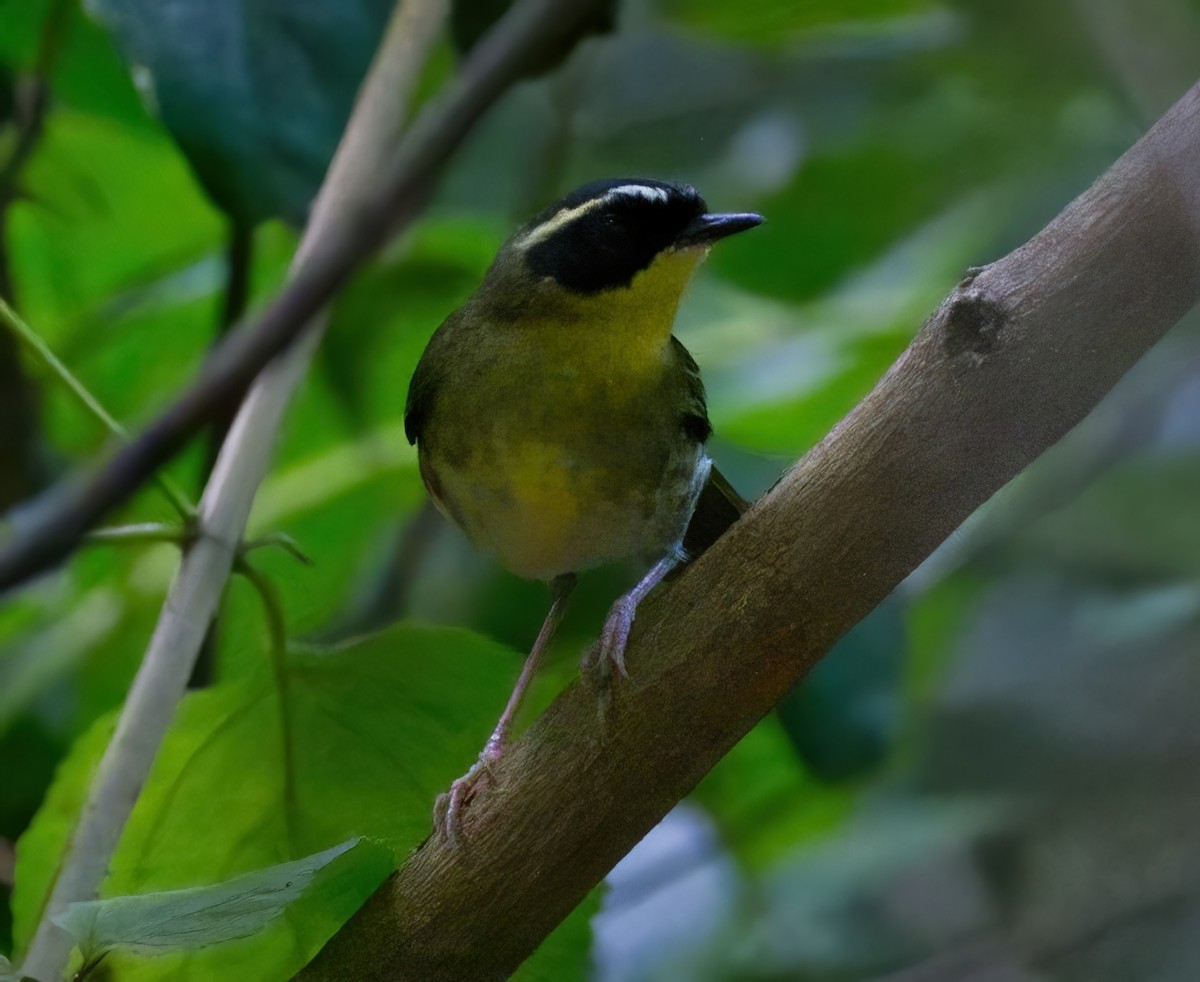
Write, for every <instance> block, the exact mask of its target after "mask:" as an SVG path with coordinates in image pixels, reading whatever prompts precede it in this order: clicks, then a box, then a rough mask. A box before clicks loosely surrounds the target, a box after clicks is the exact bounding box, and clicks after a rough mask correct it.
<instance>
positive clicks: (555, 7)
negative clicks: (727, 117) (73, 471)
mask: <svg viewBox="0 0 1200 982" xmlns="http://www.w3.org/2000/svg"><path fill="white" fill-rule="evenodd" d="M606 8H607V0H524V2H521V3H518V4H516V5H515V6H514V7H513V8H512V9H511V10H510V11H509V12H508V13H507V14H506V15H505V16H504V17H503V18H502V19H501V20H500V21H499V22H498V23H497V25H496V26H495V27H494V28H493V29H492V30H491V31H490V32H489V33H488V35H487V36H486V37H485V38H484V39H483V41H481V42H480V43H479V45H477V46H476V47H475V48H474V49H473V50H472V52H471V56H470V58H469V59H468V60H467V62H466V64H465V65H464V66H463V70H462V73H461V75H460V76H459V77H458V79H457V80H456V82H455V83H454V84H453V85H452V86H451V88H450V90H449V91H448V92H447V94H446V95H445V96H444V97H443V98H440V99H439V101H438V102H437V103H436V104H434V105H433V106H431V107H430V109H429V110H427V111H426V112H423V113H422V114H421V115H420V117H419V118H418V119H417V120H416V122H415V123H414V124H413V126H412V127H411V129H409V131H408V132H407V133H406V134H405V135H404V137H403V138H402V140H401V142H400V145H399V147H398V148H397V151H396V153H395V155H394V156H393V157H392V158H391V160H389V161H388V163H387V165H386V166H385V168H384V169H383V173H381V174H380V175H379V184H378V193H377V194H375V195H373V196H372V199H371V201H370V202H369V203H368V204H367V205H366V206H365V207H364V206H356V207H354V210H353V212H352V213H351V214H350V215H348V216H346V218H347V220H345V221H340V222H338V223H337V226H336V228H335V229H334V231H333V232H332V233H331V238H332V241H328V242H322V243H320V244H319V248H316V249H314V250H313V254H312V255H311V257H310V258H309V259H308V261H306V262H305V263H304V264H303V267H302V269H301V271H300V273H299V274H298V275H297V276H296V277H295V279H293V280H292V281H291V282H290V283H289V284H288V285H287V287H286V288H285V289H284V290H283V291H282V292H281V293H280V294H279V296H278V297H276V298H275V300H274V301H273V302H272V303H271V304H270V305H269V306H268V307H267V309H266V310H265V311H264V312H263V314H262V316H261V317H260V319H259V321H258V323H257V324H255V325H254V326H253V327H252V328H249V329H244V330H239V331H236V332H234V333H233V334H231V335H230V336H229V338H228V339H227V340H226V341H225V342H224V343H223V344H222V345H221V346H220V348H218V349H217V350H216V351H215V352H214V353H213V355H212V357H210V358H209V359H208V361H207V362H205V364H204V366H203V368H202V369H201V371H200V372H199V374H198V375H197V377H196V379H195V381H194V382H193V383H192V385H191V386H189V387H188V388H187V389H186V390H185V391H184V393H183V394H182V395H181V396H180V397H179V399H178V400H177V401H176V402H175V403H174V404H173V405H172V406H171V407H170V408H168V409H167V410H166V412H164V413H163V414H162V415H161V416H160V417H159V418H158V419H157V420H155V421H154V422H153V423H152V424H151V425H150V426H149V427H147V428H146V429H145V430H144V431H143V432H142V433H141V434H140V435H139V436H138V438H137V439H136V440H135V441H134V442H133V443H131V444H129V445H127V446H125V447H122V448H121V449H120V450H118V451H117V452H116V453H115V454H114V455H113V456H112V458H111V459H109V460H108V461H107V462H106V463H105V464H104V465H103V466H101V467H100V468H99V469H98V470H96V471H95V472H94V473H92V474H91V475H90V476H89V477H87V478H86V479H84V480H80V481H76V482H74V483H71V484H68V485H65V486H62V487H59V488H56V489H53V490H52V492H51V494H50V495H49V496H48V497H47V498H46V499H44V500H43V501H41V502H40V504H39V505H38V507H36V508H34V509H31V511H30V513H28V514H27V515H25V516H24V519H23V523H22V526H21V530H20V532H19V533H18V534H17V535H15V536H14V537H13V538H12V539H11V540H10V541H8V542H7V543H5V545H4V548H3V549H2V550H0V591H3V590H6V589H8V588H10V587H12V586H13V585H14V584H17V583H20V582H21V581H22V580H24V579H26V578H28V577H29V576H31V575H33V574H35V573H37V572H40V571H41V570H43V569H45V568H46V567H47V566H49V565H51V564H52V563H54V562H56V561H58V560H60V559H62V558H63V557H64V556H66V555H67V554H68V553H69V552H70V551H71V550H72V549H73V548H74V547H75V546H76V545H77V544H78V543H79V541H80V539H81V538H82V536H83V534H84V533H85V532H86V531H87V530H88V529H89V528H91V526H92V525H94V524H95V523H96V522H97V521H99V519H101V518H102V517H103V516H104V515H106V514H107V513H108V512H109V511H111V510H112V509H113V508H115V507H116V506H117V505H119V504H121V503H122V502H123V501H125V500H126V499H127V498H128V497H129V496H130V495H132V494H133V492H135V491H136V490H137V489H138V488H139V487H140V486H141V485H142V484H143V483H145V481H146V480H147V479H148V478H149V477H150V476H151V475H152V474H153V473H154V472H155V471H156V470H157V469H158V468H159V467H161V466H162V465H163V464H164V463H166V462H167V461H168V460H169V459H170V458H171V457H172V456H173V455H174V454H175V453H177V452H178V451H179V450H180V449H181V448H182V447H183V445H184V444H185V443H186V442H187V441H188V440H189V439H190V438H191V437H192V436H193V435H195V433H196V432H197V431H198V430H199V429H200V428H201V427H203V426H204V425H205V423H206V422H207V421H208V420H209V419H211V418H212V415H213V413H214V412H215V411H217V410H218V409H219V408H220V407H221V406H224V405H227V404H229V403H230V402H231V401H236V400H237V399H238V398H240V396H241V395H242V393H244V392H245V390H246V388H247V386H249V384H250V382H251V381H252V380H253V379H254V377H255V376H256V375H257V374H258V373H259V371H260V370H261V369H262V368H263V366H265V365H266V364H267V362H269V361H270V360H271V359H272V358H273V357H274V356H275V355H277V354H279V352H280V351H282V350H283V349H284V348H285V347H287V346H288V344H289V343H290V342H291V341H292V340H293V339H294V338H295V337H296V335H297V333H298V332H299V331H300V330H301V328H302V327H303V326H304V324H305V323H306V322H307V321H308V319H309V318H310V317H311V316H312V315H313V314H314V313H315V312H316V311H318V310H320V309H321V307H323V306H324V305H325V304H326V302H328V301H329V300H330V298H331V297H332V296H333V295H334V293H336V292H337V290H338V289H340V288H341V287H342V286H343V285H344V284H345V282H346V281H347V279H348V278H349V277H350V274H351V273H352V272H353V271H354V270H355V269H356V268H357V267H358V265H359V264H361V263H362V262H363V260H365V259H366V258H367V257H368V256H370V255H371V254H372V253H373V252H374V251H375V250H376V249H378V248H379V246H380V245H381V244H382V243H383V241H384V240H385V239H386V238H387V236H388V234H389V233H390V232H391V231H393V230H394V229H396V228H397V227H398V226H402V225H405V224H407V223H408V222H410V221H411V220H412V219H413V218H414V217H415V215H416V214H417V213H418V212H419V210H420V208H421V206H422V205H423V203H424V201H425V199H426V197H427V196H428V193H429V191H430V189H431V187H432V185H433V183H434V181H435V180H436V177H437V175H438V173H439V172H440V170H441V167H442V165H443V164H444V163H445V162H446V160H447V159H448V158H449V156H450V154H451V153H452V152H453V150H454V148H455V147H456V146H457V145H458V144H459V142H460V141H461V140H462V138H463V137H464V136H465V135H466V134H467V132H468V131H469V130H470V129H471V126H472V125H473V124H474V122H475V121H476V120H477V119H478V118H479V117H480V116H481V115H482V114H483V112H484V111H485V110H486V109H487V108H488V107H489V106H490V105H491V104H492V103H493V102H494V101H495V99H496V98H497V97H498V96H499V95H500V93H502V92H504V91H505V90H507V88H508V87H509V86H510V85H511V84H512V83H513V81H515V80H516V79H518V78H520V77H522V76H523V75H525V74H527V73H529V72H530V71H537V70H540V69H541V68H544V67H545V65H546V64H547V63H548V62H552V61H553V60H555V59H556V58H558V57H561V55H562V54H563V52H565V51H568V50H570V47H571V46H572V45H573V44H574V43H575V42H576V41H577V40H578V39H579V38H580V37H581V36H582V35H583V34H585V33H587V32H588V31H589V30H591V29H593V28H594V27H595V25H596V24H597V23H598V22H600V21H602V17H601V16H600V14H601V13H602V12H603V11H604V10H605V9H606Z"/></svg>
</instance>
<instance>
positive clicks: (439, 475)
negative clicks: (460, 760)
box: [404, 178, 763, 843]
mask: <svg viewBox="0 0 1200 982" xmlns="http://www.w3.org/2000/svg"><path fill="white" fill-rule="evenodd" d="M762 222H763V218H762V216H761V215H758V214H754V213H751V212H733V213H712V212H709V210H708V206H707V205H706V204H705V201H704V199H703V198H702V197H701V196H700V194H699V192H698V191H697V190H696V189H695V188H694V187H692V186H691V185H688V184H677V183H670V182H666V181H659V180H653V179H648V178H617V179H609V180H600V181H593V182H591V183H588V184H585V185H583V186H582V187H579V188H576V189H575V190H573V191H571V192H570V193H569V194H567V195H565V196H564V197H563V198H561V199H560V200H558V201H556V202H555V203H553V204H551V205H550V206H549V207H547V208H546V209H545V210H543V211H542V212H541V213H540V214H538V215H537V216H535V217H534V218H533V219H532V220H531V221H529V222H528V223H527V224H525V225H523V226H522V227H521V228H519V229H518V230H517V231H516V232H515V233H514V234H513V235H512V236H511V237H510V238H509V239H508V240H507V241H506V242H505V243H504V244H503V245H502V246H501V247H500V249H499V251H498V252H497V254H496V257H495V259H494V261H493V262H492V264H491V266H490V268H489V269H488V271H487V273H486V274H485V276H484V279H483V281H482V283H481V285H480V286H479V288H478V289H477V290H476V292H475V293H474V294H473V295H472V296H471V297H470V298H469V299H468V300H467V301H466V302H465V303H464V304H463V305H462V306H461V307H459V308H458V309H457V310H456V311H454V312H453V313H452V314H451V315H450V316H449V317H447V318H446V320H445V321H444V322H443V323H442V324H441V326H440V327H439V328H438V329H437V330H436V331H435V332H434V334H433V336H432V337H431V338H430V340H429V343H428V345H427V347H426V348H425V351H424V353H423V354H422V356H421V358H420V360H419V362H418V363H417V367H416V370H415V372H414V374H413V376H412V381H411V382H410V384H409V390H408V397H407V401H406V404H405V415H404V428H405V434H406V436H407V438H408V441H409V442H410V443H412V444H415V445H416V447H417V456H418V462H419V468H420V473H421V477H422V480H423V481H424V484H425V487H426V489H427V491H428V493H429V496H430V498H431V499H432V500H433V503H434V505H435V506H436V507H437V509H438V510H439V511H440V512H441V513H442V514H443V515H444V516H446V518H448V519H449V520H450V521H451V522H453V523H454V524H455V525H457V526H458V527H459V528H460V529H461V530H462V531H463V533H465V535H466V538H467V539H468V540H469V541H470V542H471V543H472V545H474V546H475V547H476V548H477V549H478V550H480V551H482V552H484V553H487V554H490V555H492V556H493V557H495V558H496V559H497V560H498V561H499V562H500V563H501V564H502V565H503V566H505V567H507V568H508V569H509V570H510V571H511V572H513V573H515V574H516V575H518V576H520V577H524V578H527V579H531V580H543V581H546V582H548V583H549V585H550V589H551V596H552V599H551V604H550V609H549V612H548V614H547V615H546V618H545V621H544V623H543V625H542V628H541V630H540V631H539V633H538V636H537V639H536V640H535V642H534V644H533V647H532V648H531V649H530V652H529V655H528V657H527V658H526V660H525V664H524V667H523V668H522V670H521V674H520V677H519V678H518V680H517V683H516V686H515V687H514V689H513V692H512V695H511V696H510V697H509V700H508V703H507V705H506V706H505V709H504V711H503V714H502V715H501V717H500V719H499V721H498V722H497V724H496V727H495V729H494V731H493V732H492V735H491V736H490V737H489V739H488V741H487V743H486V744H485V746H484V748H483V751H482V752H481V753H480V755H479V758H478V760H477V761H476V762H475V764H474V765H473V766H472V767H471V769H470V770H468V771H467V773H466V774H465V775H464V776H463V777H461V778H459V779H458V780H456V781H455V782H454V783H453V784H452V785H451V786H450V789H449V791H447V792H446V793H445V794H443V795H441V796H439V798H438V801H437V803H436V805H435V809H434V824H435V829H436V830H437V831H439V832H440V833H441V834H442V835H444V836H445V837H446V838H447V839H449V840H451V842H453V843H457V839H458V832H459V825H460V821H461V815H462V810H463V808H464V807H465V805H466V804H467V802H469V801H470V800H471V798H472V797H473V796H474V795H475V793H476V791H477V790H478V787H479V785H480V782H481V781H482V780H484V779H485V778H486V777H487V776H489V775H491V774H493V770H492V765H494V763H495V762H496V761H497V760H499V759H500V757H501V756H502V755H503V753H504V750H505V747H506V746H507V743H508V740H509V736H510V731H511V729H512V724H513V719H514V717H515V716H516V713H517V711H518V709H519V707H520V705H521V701H522V698H523V696H524V694H525V692H526V690H527V688H528V686H529V684H530V682H531V680H532V679H533V677H534V675H535V673H536V672H537V669H538V665H539V663H540V662H541V659H542V656H543V655H544V654H545V652H546V649H547V648H548V646H549V644H550V641H551V639H552V638H553V636H554V633H555V630H556V629H557V627H558V625H559V623H560V622H561V620H562V617H563V614H564V612H565V610H566V606H567V600H568V598H569V596H570V594H571V591H572V590H573V588H574V586H575V583H576V578H577V575H578V574H579V573H581V572H584V571H586V570H589V569H592V568H595V567H598V566H602V565H605V564H609V563H614V562H618V561H622V560H637V561H640V562H642V563H643V564H644V566H648V569H647V571H646V573H645V575H643V576H642V578H641V579H640V580H639V581H638V582H637V584H636V585H635V586H634V587H633V588H632V589H631V590H629V591H628V592H627V593H625V594H623V595H622V596H621V597H619V598H618V599H617V600H616V602H615V603H614V604H613V605H612V608H611V610H610V611H609V613H608V616H607V618H606V620H605V623H604V626H603V629H602V630H601V633H600V637H599V640H598V642H597V644H596V645H595V647H594V648H593V649H592V650H591V652H590V653H589V655H588V657H587V658H585V665H586V666H587V667H592V668H595V669H597V670H599V671H600V672H601V673H602V675H603V676H604V677H605V678H608V679H610V680H613V681H615V680H616V678H617V677H618V676H624V675H626V667H625V660H624V656H625V647H626V644H627V642H628V640H629V635H630V631H631V629H632V625H633V620H634V617H635V615H636V613H637V608H638V605H639V604H640V603H641V601H642V600H643V599H644V598H645V597H646V595H647V594H649V593H650V591H651V590H653V589H654V587H655V586H657V585H658V584H659V583H660V582H661V581H662V580H663V579H664V578H665V577H666V576H667V575H668V574H669V573H671V571H672V570H674V569H675V568H676V567H678V566H679V565H681V564H682V563H684V562H686V561H687V559H688V554H687V552H686V550H685V548H684V536H685V532H686V531H687V528H688V523H689V520H690V519H691V517H692V513H693V510H694V509H695V507H696V502H697V499H698V498H699V497H700V495H701V492H702V490H704V489H705V488H706V486H708V487H712V486H714V482H715V484H716V485H717V486H718V487H722V488H725V487H728V485H727V482H725V481H724V478H723V477H721V476H720V474H719V473H718V472H717V471H716V470H715V468H714V467H713V464H712V461H711V459H710V458H709V456H708V452H707V450H706V448H705V444H706V441H707V440H708V438H709V436H710V434H711V433H712V426H711V424H710V422H709V419H708V411H707V404H706V397H705V391H704V384H703V382H702V381H701V377H700V369H699V367H698V365H697V363H696V361H695V359H693V357H692V356H691V354H690V353H689V352H688V350H687V349H686V348H685V347H684V346H683V344H682V343H681V342H680V341H679V340H678V339H677V338H675V337H674V335H673V334H672V328H673V325H674V322H675V316H676V313H677V311H678V308H679V303H680V299H681V297H682V295H683V292H684V288H685V287H686V285H687V283H688V280H689V279H690V277H691V275H692V272H693V271H694V269H695V268H696V266H697V265H698V264H699V262H700V261H701V260H702V259H703V258H704V257H705V256H706V255H707V254H708V251H709V249H710V247H711V246H712V245H713V243H715V242H716V241H718V240H720V239H723V238H726V237H727V236H730V235H734V234H736V233H739V232H743V231H745V230H747V229H750V228H753V227H755V226H757V225H759V224H761V223H762ZM729 493H730V495H732V494H733V493H732V491H731V490H730V492H729ZM737 500H740V499H737Z"/></svg>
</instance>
